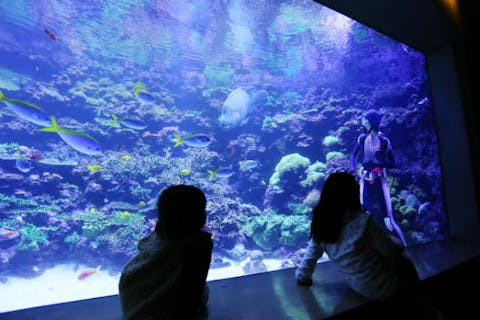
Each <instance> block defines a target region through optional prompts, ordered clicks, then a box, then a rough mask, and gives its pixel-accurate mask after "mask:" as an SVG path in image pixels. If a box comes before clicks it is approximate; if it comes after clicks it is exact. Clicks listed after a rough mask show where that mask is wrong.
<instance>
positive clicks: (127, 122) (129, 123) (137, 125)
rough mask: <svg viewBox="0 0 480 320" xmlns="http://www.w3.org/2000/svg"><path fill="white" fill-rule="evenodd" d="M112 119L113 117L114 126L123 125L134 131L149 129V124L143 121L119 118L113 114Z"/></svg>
mask: <svg viewBox="0 0 480 320" xmlns="http://www.w3.org/2000/svg"><path fill="white" fill-rule="evenodd" d="M112 117H113V123H112V124H116V123H121V124H122V125H124V126H125V127H127V128H130V129H133V130H142V129H145V128H146V127H147V124H146V123H145V122H143V121H142V120H138V119H132V118H119V117H117V116H116V115H114V114H113V113H112Z"/></svg>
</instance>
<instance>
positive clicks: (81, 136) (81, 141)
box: [40, 116, 102, 155]
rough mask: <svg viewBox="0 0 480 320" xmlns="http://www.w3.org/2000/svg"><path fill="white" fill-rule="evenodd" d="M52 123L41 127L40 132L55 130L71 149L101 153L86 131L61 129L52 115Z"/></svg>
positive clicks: (90, 153) (94, 153) (97, 144)
mask: <svg viewBox="0 0 480 320" xmlns="http://www.w3.org/2000/svg"><path fill="white" fill-rule="evenodd" d="M50 118H51V121H52V125H51V126H50V127H48V128H42V129H40V131H42V132H56V133H58V135H59V136H60V138H62V140H63V141H65V142H66V143H67V144H68V145H69V146H71V147H72V148H73V149H75V150H77V151H79V152H81V153H85V154H88V155H96V154H101V153H102V148H101V147H100V144H99V143H98V141H97V140H95V139H94V138H93V137H91V136H89V135H88V134H86V133H83V132H80V131H75V130H67V129H61V128H60V127H59V126H58V124H57V121H56V120H55V117H54V116H51V117H50Z"/></svg>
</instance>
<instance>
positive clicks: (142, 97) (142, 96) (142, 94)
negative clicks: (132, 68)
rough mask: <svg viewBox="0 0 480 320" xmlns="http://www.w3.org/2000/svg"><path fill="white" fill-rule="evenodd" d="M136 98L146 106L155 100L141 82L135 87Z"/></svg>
mask: <svg viewBox="0 0 480 320" xmlns="http://www.w3.org/2000/svg"><path fill="white" fill-rule="evenodd" d="M135 97H136V98H137V100H138V101H140V102H141V103H144V104H151V103H153V102H154V101H155V98H154V97H153V96H152V95H151V94H150V93H149V92H148V91H147V89H145V88H144V87H142V85H141V84H140V81H138V82H137V84H136V85H135Z"/></svg>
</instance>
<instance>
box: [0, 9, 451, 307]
mask: <svg viewBox="0 0 480 320" xmlns="http://www.w3.org/2000/svg"><path fill="white" fill-rule="evenodd" d="M0 91H1V93H0V127H1V130H0V312H5V311H10V310H17V309H23V308H29V307H34V306H40V305H47V304H53V303H60V302H66V301H75V300H80V299H86V298H93V297H99V296H107V295H114V294H117V293H118V279H119V277H120V272H121V270H122V267H123V266H124V265H125V264H126V263H127V262H128V261H129V259H131V258H132V257H133V256H134V255H135V254H136V252H137V249H136V245H137V243H138V241H139V239H141V238H142V237H145V236H146V235H148V234H149V233H150V232H152V230H153V229H154V226H155V223H156V218H157V213H156V200H157V197H158V195H159V194H160V192H161V191H162V190H163V189H164V188H165V187H167V186H170V185H174V184H189V185H194V186H197V187H199V188H200V189H201V190H203V191H204V192H205V194H206V196H207V200H208V205H207V215H208V221H207V225H206V230H208V231H209V232H211V233H212V236H213V240H214V251H213V256H212V263H211V268H210V271H209V275H208V280H210V281H211V280H217V279H223V278H229V277H238V276H244V275H247V274H253V273H259V272H269V271H273V270H279V269H283V268H291V267H295V266H296V265H297V263H298V262H299V259H300V258H301V257H302V254H303V252H304V249H305V247H306V244H307V241H308V240H309V231H310V221H311V210H312V208H313V206H315V204H316V202H317V201H318V199H319V195H320V192H321V189H322V186H323V183H324V182H325V179H326V177H328V175H329V174H330V173H332V172H335V171H348V172H352V174H358V173H361V172H360V167H359V166H357V167H355V169H354V170H352V168H351V166H350V158H351V155H352V152H353V150H354V148H355V144H356V143H357V141H358V140H359V136H360V135H361V134H362V133H363V132H364V131H363V130H364V129H363V126H362V119H363V118H364V115H365V113H366V112H367V111H368V110H371V109H373V110H375V111H377V112H379V113H380V115H381V121H380V122H379V130H380V131H381V133H382V134H383V135H384V136H385V137H388V139H389V141H390V147H391V149H392V154H393V157H394V162H395V165H394V166H393V167H392V168H390V169H388V172H386V171H382V172H380V171H379V172H376V174H377V178H378V177H380V178H382V177H383V178H385V177H386V182H387V183H386V185H387V187H388V188H389V193H390V204H391V214H392V215H393V217H394V220H395V221H396V223H397V225H398V227H399V228H400V229H401V231H402V233H403V235H404V237H405V240H406V242H407V244H408V245H410V246H414V245H417V244H422V243H427V242H430V241H435V240H441V239H444V238H446V237H447V236H448V232H447V222H446V216H445V211H444V207H443V203H442V176H441V170H440V163H439V152H438V145H437V138H436V128H435V122H434V117H433V103H432V99H431V95H430V84H429V76H428V73H427V69H426V59H425V55H424V54H423V53H422V52H419V51H417V50H415V49H414V48H411V47H409V46H407V45H406V44H404V43H401V42H399V41H397V40H395V39H392V38H391V37H389V36H387V35H385V34H382V33H380V32H378V31H376V30H373V29H371V28H369V27H367V26H366V25H364V24H361V23H359V22H357V21H355V20H352V19H350V18H349V17H346V16H344V15H342V14H339V13H337V12H335V11H333V10H331V9H329V8H327V7H325V6H322V5H320V4H318V3H316V2H314V1H307V0H292V1H266V0H265V1H263V0H262V1H251V0H230V1H220V0H199V1H180V0H116V1H74V0H48V1H47V0H35V1H34V0H16V1H7V0H0ZM359 165H360V164H359ZM385 174H386V175H385ZM382 175H383V176H382ZM368 183H371V180H368ZM377 200H378V199H377ZM379 202H384V199H383V198H381V199H380V200H379ZM26 288H28V290H27V289H26Z"/></svg>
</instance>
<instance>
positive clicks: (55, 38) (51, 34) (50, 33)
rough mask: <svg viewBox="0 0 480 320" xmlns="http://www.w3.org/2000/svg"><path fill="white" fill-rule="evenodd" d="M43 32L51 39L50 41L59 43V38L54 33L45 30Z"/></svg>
mask: <svg viewBox="0 0 480 320" xmlns="http://www.w3.org/2000/svg"><path fill="white" fill-rule="evenodd" d="M43 31H44V32H45V33H46V34H47V35H48V36H49V37H50V39H52V40H53V41H55V42H57V43H58V39H57V36H56V35H55V34H54V33H53V32H51V31H50V30H48V29H44V30H43Z"/></svg>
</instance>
